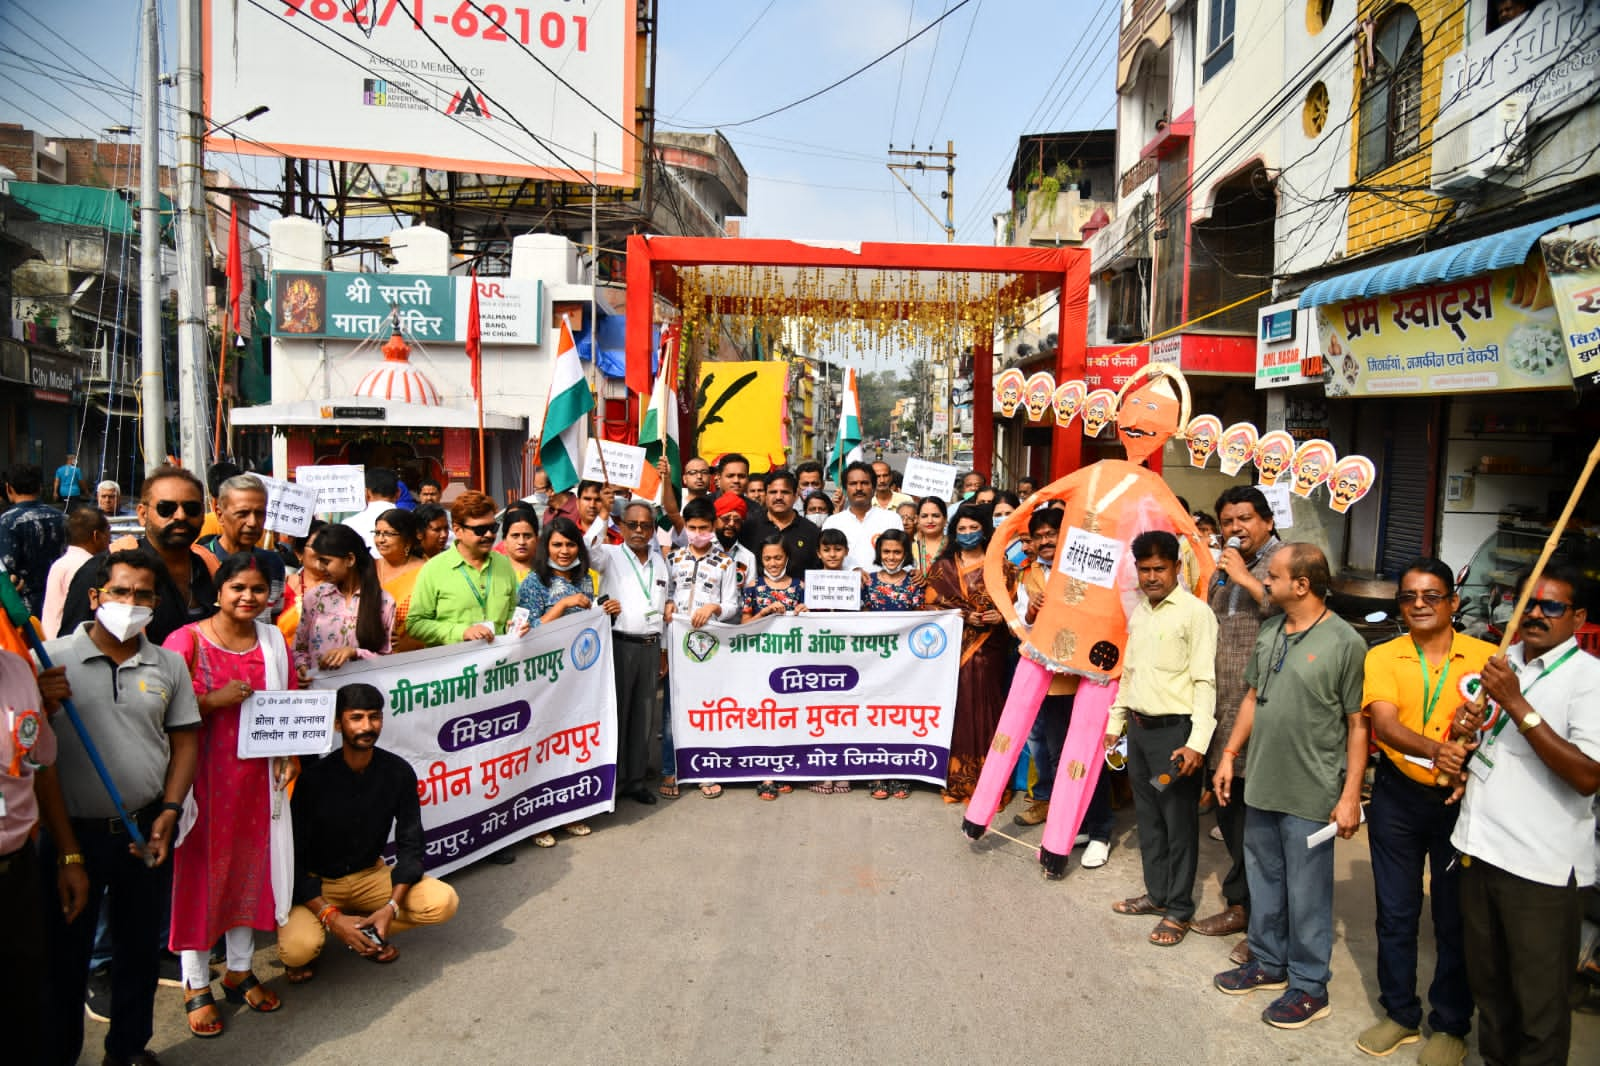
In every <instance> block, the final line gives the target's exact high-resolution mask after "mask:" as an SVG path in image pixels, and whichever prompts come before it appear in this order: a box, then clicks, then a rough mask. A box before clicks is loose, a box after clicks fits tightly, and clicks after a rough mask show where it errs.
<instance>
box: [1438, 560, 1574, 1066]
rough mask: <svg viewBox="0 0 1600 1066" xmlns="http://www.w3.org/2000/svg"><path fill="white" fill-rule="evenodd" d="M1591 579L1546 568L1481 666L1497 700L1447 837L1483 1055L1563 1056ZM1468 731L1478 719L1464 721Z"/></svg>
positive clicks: (1551, 1059) (1568, 1031) (1494, 1059)
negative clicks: (1513, 633) (1514, 633)
mask: <svg viewBox="0 0 1600 1066" xmlns="http://www.w3.org/2000/svg"><path fill="white" fill-rule="evenodd" d="M1588 585H1589V583H1588V582H1587V581H1586V580H1585V578H1584V576H1583V572H1582V571H1581V570H1579V569H1578V568H1577V567H1574V566H1569V565H1557V566H1551V567H1550V568H1549V569H1547V570H1546V571H1545V572H1544V575H1543V577H1541V578H1540V580H1539V583H1538V585H1537V586H1536V587H1535V589H1534V592H1533V596H1532V597H1531V598H1530V599H1529V601H1528V609H1527V614H1526V615H1524V617H1523V619H1522V625H1521V627H1520V629H1519V631H1518V632H1519V634H1520V635H1521V637H1522V642H1521V643H1520V644H1517V645H1515V646H1513V647H1512V648H1511V650H1510V651H1509V652H1508V653H1506V654H1505V655H1497V656H1495V657H1494V658H1491V659H1490V660H1489V661H1488V663H1486V664H1485V665H1484V668H1483V688H1484V691H1485V692H1487V693H1488V694H1489V698H1490V699H1492V700H1493V701H1494V702H1495V703H1497V704H1498V705H1499V708H1500V717H1499V719H1498V721H1494V722H1491V723H1490V724H1489V730H1488V734H1487V735H1486V736H1485V737H1484V738H1483V740H1482V741H1481V743H1480V744H1479V745H1478V749H1477V751H1475V752H1474V753H1473V755H1472V757H1471V759H1470V761H1469V762H1468V763H1467V771H1468V773H1467V778H1466V794H1465V796H1464V797H1463V799H1462V801H1461V815H1460V817H1459V818H1458V819H1457V821H1456V828H1455V832H1454V834H1452V835H1451V838H1450V843H1451V844H1453V845H1455V847H1456V849H1457V850H1458V851H1460V852H1461V913H1462V923H1463V926H1464V929H1465V947H1466V957H1467V978H1468V981H1469V982H1470V984H1471V987H1472V996H1473V999H1474V1000H1476V1002H1477V1006H1478V1050H1479V1051H1480V1052H1481V1053H1482V1055H1483V1060H1484V1062H1486V1063H1510V1062H1517V1063H1535V1062H1537V1063H1565V1062H1566V1061H1567V1056H1568V1052H1569V1050H1570V1047H1571V1043H1572V1015H1571V1012H1570V1007H1569V1000H1568V998H1567V996H1568V993H1569V992H1570V990H1571V988H1572V975H1573V971H1574V969H1575V968H1576V965H1577V958H1578V930H1579V923H1580V911H1581V903H1580V899H1579V891H1580V890H1581V889H1583V888H1586V887H1588V886H1589V885H1592V884H1593V883H1594V878H1595V849H1594V830H1595V820H1594V808H1593V806H1592V798H1593V796H1594V794H1595V792H1596V790H1600V761H1597V760H1600V660H1596V659H1595V658H1594V657H1593V656H1591V655H1588V654H1586V653H1585V652H1584V651H1583V650H1582V649H1581V648H1579V646H1578V642H1577V640H1576V639H1575V634H1576V633H1577V631H1578V629H1579V628H1580V627H1582V626H1583V624H1584V623H1585V622H1586V621H1588V612H1587V611H1586V610H1585V609H1584V607H1582V606H1580V605H1581V604H1583V603H1584V602H1585V593H1586V592H1587V591H1588ZM1466 724H1467V726H1468V728H1469V730H1470V731H1472V732H1475V731H1476V728H1475V727H1476V725H1477V723H1476V722H1469V723H1466Z"/></svg>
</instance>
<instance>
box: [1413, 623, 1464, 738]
mask: <svg viewBox="0 0 1600 1066" xmlns="http://www.w3.org/2000/svg"><path fill="white" fill-rule="evenodd" d="M1411 646H1412V647H1413V648H1416V649H1417V662H1418V663H1419V664H1421V666H1422V728H1423V729H1427V728H1428V719H1430V718H1432V717H1433V710H1434V708H1435V707H1437V706H1439V696H1440V694H1441V693H1443V692H1444V686H1445V682H1447V681H1449V680H1450V666H1451V663H1450V656H1449V655H1448V654H1447V655H1446V656H1445V660H1444V673H1442V674H1440V675H1439V686H1438V687H1437V688H1434V689H1430V688H1429V687H1428V657H1427V656H1426V655H1424V654H1423V653H1422V645H1420V644H1418V643H1417V642H1416V641H1412V642H1411ZM1451 650H1452V651H1453V650H1454V649H1453V648H1452V649H1451Z"/></svg>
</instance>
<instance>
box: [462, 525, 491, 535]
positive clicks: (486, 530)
mask: <svg viewBox="0 0 1600 1066" xmlns="http://www.w3.org/2000/svg"><path fill="white" fill-rule="evenodd" d="M461 528H462V529H464V530H466V531H467V532H468V533H471V534H472V535H473V536H475V537H491V536H493V535H494V531H495V524H494V523H493V522H490V523H488V524H487V525H482V526H469V525H467V524H466V523H464V522H463V523H462V525H461Z"/></svg>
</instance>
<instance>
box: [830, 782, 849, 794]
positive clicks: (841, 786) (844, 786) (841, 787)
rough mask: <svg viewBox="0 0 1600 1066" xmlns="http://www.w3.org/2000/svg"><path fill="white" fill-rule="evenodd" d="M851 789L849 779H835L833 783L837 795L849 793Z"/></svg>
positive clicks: (834, 792)
mask: <svg viewBox="0 0 1600 1066" xmlns="http://www.w3.org/2000/svg"><path fill="white" fill-rule="evenodd" d="M849 791H850V782H848V781H835V782H834V783H833V794H834V795H835V796H843V795H846V794H847V793H849Z"/></svg>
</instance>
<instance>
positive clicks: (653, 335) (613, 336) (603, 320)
mask: <svg viewBox="0 0 1600 1066" xmlns="http://www.w3.org/2000/svg"><path fill="white" fill-rule="evenodd" d="M626 337H627V316H626V315H612V314H607V313H606V312H605V311H604V310H602V311H601V312H600V364H599V365H600V373H602V374H604V375H605V376H606V377H608V378H622V377H626V376H627V373H628V356H627V340H626ZM572 339H573V341H574V342H575V343H576V344H577V345H578V358H579V359H581V360H583V361H584V362H585V363H589V362H593V361H594V355H593V353H592V347H591V344H590V340H589V331H588V330H587V329H584V330H580V331H579V332H577V333H574V334H573V335H572ZM660 347H661V330H660V327H657V328H655V329H652V330H651V331H650V372H651V373H652V374H654V373H655V372H656V370H657V369H658V364H659V363H660V361H661V360H660Z"/></svg>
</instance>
